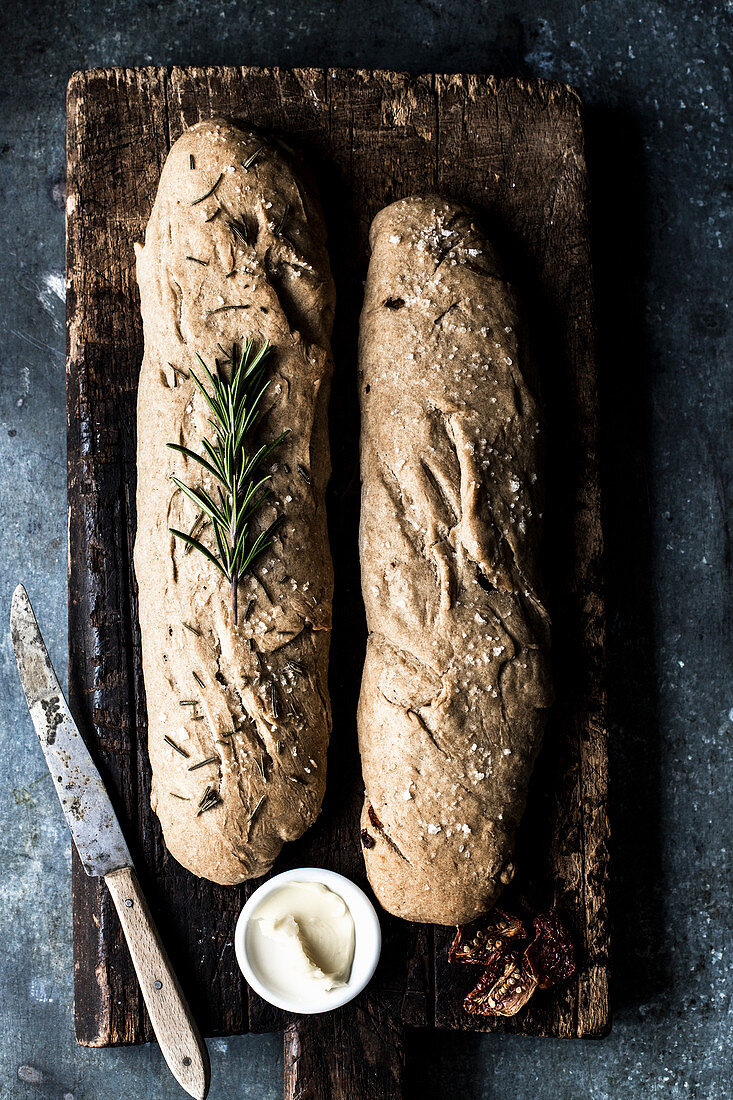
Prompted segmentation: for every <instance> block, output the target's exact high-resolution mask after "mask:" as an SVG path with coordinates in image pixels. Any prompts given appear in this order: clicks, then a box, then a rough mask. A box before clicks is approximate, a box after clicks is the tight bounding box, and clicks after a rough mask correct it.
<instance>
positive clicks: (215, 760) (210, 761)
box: [188, 756, 221, 772]
mask: <svg viewBox="0 0 733 1100" xmlns="http://www.w3.org/2000/svg"><path fill="white" fill-rule="evenodd" d="M207 764H221V760H220V759H219V757H218V756H207V757H206V759H205V760H199V762H198V764H192V765H191V767H190V768H189V769H188V770H189V771H190V772H195V771H198V769H199V768H205V767H206V765H207Z"/></svg>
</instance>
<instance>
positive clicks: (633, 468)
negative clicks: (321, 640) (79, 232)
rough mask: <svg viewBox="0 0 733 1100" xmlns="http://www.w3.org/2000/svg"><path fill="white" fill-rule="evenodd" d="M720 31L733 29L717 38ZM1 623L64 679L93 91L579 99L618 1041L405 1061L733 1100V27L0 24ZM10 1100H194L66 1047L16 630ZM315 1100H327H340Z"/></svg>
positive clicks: (9, 792)
mask: <svg viewBox="0 0 733 1100" xmlns="http://www.w3.org/2000/svg"><path fill="white" fill-rule="evenodd" d="M727 11H728V12H729V11H730V8H727ZM2 19H3V37H2V44H3V50H4V57H3V63H2V66H0V97H1V98H0V102H1V103H2V110H0V166H1V167H2V188H1V189H0V202H1V203H2V207H3V211H2V224H1V226H0V234H1V235H2V252H1V254H0V280H1V282H0V295H1V297H0V300H1V301H2V310H1V311H0V319H1V320H0V323H1V325H2V347H3V360H2V378H1V383H0V449H1V452H2V469H3V476H2V478H1V479H0V514H1V515H2V551H1V552H0V608H1V609H2V615H3V617H4V616H5V615H6V612H7V609H8V608H9V604H10V594H11V591H12V588H13V586H14V584H15V583H16V582H17V581H18V580H19V579H22V580H23V581H24V582H25V583H26V585H27V587H28V590H29V592H30V594H31V597H32V599H33V601H34V604H35V606H36V609H37V612H38V615H39V618H40V621H41V623H42V625H43V629H44V631H45V634H46V637H47V640H48V644H49V649H50V651H51V655H52V657H53V658H54V659H55V661H56V663H57V668H58V670H59V673H60V674H63V673H64V671H65V662H66V657H65V650H66V638H65V633H66V570H65V477H66V475H65V465H64V434H65V416H64V327H63V319H64V305H63V298H64V222H63V181H64V90H65V85H66V81H67V79H68V77H69V75H70V73H71V72H72V71H73V70H74V69H77V68H85V67H92V66H98V65H144V64H150V63H159V64H172V63H177V64H207V63H212V64H247V63H251V64H281V65H302V64H315V65H328V64H334V65H364V66H369V67H373V66H382V67H389V68H405V69H410V70H412V71H420V70H433V69H438V70H444V71H451V70H453V71H460V70H468V71H483V72H495V73H497V74H499V75H510V74H524V75H530V74H534V75H541V76H547V77H553V78H557V79H561V80H566V81H569V82H570V83H572V84H574V85H575V86H576V87H577V88H579V90H580V91H581V92H582V94H583V96H584V98H585V101H586V104H587V107H588V114H587V121H588V136H589V153H590V164H591V171H592V185H593V209H594V224H595V260H596V267H597V278H598V296H599V322H600V343H601V354H602V378H603V385H602V391H603V394H602V395H603V407H604V432H605V438H604V463H603V472H604V488H605V493H606V520H607V538H608V578H609V609H610V640H609V657H610V674H609V681H610V682H609V688H610V695H611V751H612V777H613V803H612V810H613V826H614V845H613V851H614V867H613V876H614V897H613V905H614V910H613V912H614V925H615V954H614V983H613V999H614V1009H615V1017H614V1026H613V1031H612V1034H611V1035H610V1037H609V1038H608V1039H606V1040H604V1041H602V1042H588V1043H584V1042H563V1041H547V1040H530V1039H522V1038H514V1037H508V1036H486V1037H475V1036H461V1037H455V1036H438V1037H437V1038H436V1037H434V1036H430V1037H425V1036H416V1037H415V1038H414V1039H413V1040H412V1042H411V1054H412V1058H411V1070H410V1073H411V1081H412V1086H411V1092H414V1095H416V1096H418V1095H419V1096H421V1097H424V1098H437V1097H451V1098H452V1097H461V1098H466V1100H472V1098H478V1097H487V1098H488V1097H491V1098H496V1100H535V1098H537V1097H543V1098H544V1097H547V1098H553V1100H554V1098H558V1097H560V1098H584V1100H585V1098H592V1100H602V1098H603V1100H627V1098H637V1097H645V1098H652V1100H656V1098H660V1100H661V1098H665V1100H667V1098H671V1100H677V1098H683V1097H684V1098H688V1097H706V1098H711V1100H713V1098H723V1097H728V1096H730V1094H731V1086H730V1079H731V1074H730V1068H731V1065H730V1022H729V1021H730V1017H729V1007H730V1006H729V996H730V989H731V983H730V972H731V961H730V950H731V936H730V918H729V909H728V900H727V896H726V887H727V885H728V882H729V881H730V864H729V850H730V843H731V836H730V768H729V765H730V755H731V747H730V746H731V742H730V733H731V719H732V718H733V711H732V710H731V707H732V706H733V692H732V691H731V680H730V648H729V647H730V632H729V628H728V623H729V593H730V588H729V584H730V544H729V537H730V536H729V527H728V518H729V516H728V511H727V507H728V505H727V500H728V497H727V487H728V484H729V479H730V431H729V418H728V413H729V408H727V407H726V405H727V399H729V395H730V374H729V371H728V364H727V362H726V358H725V356H726V352H727V353H729V352H730V341H729V338H728V295H727V274H728V270H729V264H728V253H727V251H726V248H729V238H728V237H727V236H726V233H727V224H726V217H727V216H728V215H729V212H730V204H729V194H728V191H727V190H726V187H727V186H729V184H728V179H729V177H728V175H727V172H728V168H729V163H728V161H727V153H728V152H729V136H730V130H729V129H728V130H727V129H726V118H725V106H726V101H728V102H729V101H730V72H729V69H728V68H727V67H726V66H727V64H728V63H729V55H728V53H727V50H726V42H728V43H729V42H730V21H729V16H728V14H727V12H726V5H725V4H724V3H723V2H722V0H721V2H717V0H698V2H696V3H690V2H687V0H672V2H670V3H662V2H661V0H633V2H632V0H616V2H615V3H598V2H596V3H592V2H588V3H584V4H581V3H578V2H577V0H545V2H540V0H525V2H524V3H519V2H518V0H504V2H501V0H490V2H486V3H479V2H475V0H456V2H453V3H440V2H438V0H422V2H414V0H403V2H402V3H401V4H399V5H395V4H390V3H389V2H388V0H369V2H362V0H352V2H341V3H339V2H337V0H331V2H323V0H321V2H320V3H318V2H313V0H301V2H300V3H293V4H287V3H284V2H281V0H265V2H261V0H250V2H248V3H244V2H242V3H236V2H235V0H226V2H222V3H213V4H212V3H199V2H197V0H189V2H183V0H159V2H158V3H153V2H147V0H118V2H111V0H108V2H106V3H103V2H102V3H100V2H95V3H91V2H88V3H83V2H80V0H66V2H65V3H33V2H31V0H26V2H20V3H16V4H14V5H11V4H10V3H9V2H8V0H6V3H5V4H4V5H3V12H2ZM0 659H1V660H2V679H1V680H0V714H2V719H1V720H0V738H1V739H2V742H1V749H0V752H1V755H2V760H3V769H2V776H1V777H0V830H1V833H0V835H1V837H2V839H1V840H0V844H1V845H2V852H3V863H4V872H3V880H2V881H3V885H2V900H1V902H0V943H2V950H1V951H0V988H2V996H1V997H0V1046H1V1049H0V1095H2V1096H3V1097H13V1098H16V1097H17V1098H19V1100H32V1098H36V1097H58V1098H59V1100H61V1098H62V1097H63V1098H66V1100H68V1097H73V1098H74V1100H112V1098H113V1097H114V1098H118V1097H120V1098H124V1100H141V1098H144V1097H156V1098H166V1097H171V1098H174V1097H175V1098H177V1097H179V1096H180V1095H181V1093H180V1092H179V1090H178V1089H177V1087H176V1086H175V1084H174V1082H173V1080H172V1078H171V1077H170V1076H169V1074H168V1073H167V1070H166V1069H165V1067H164V1065H163V1063H162V1061H161V1059H160V1056H159V1054H158V1051H157V1048H155V1047H147V1048H137V1049H117V1050H100V1051H93V1050H84V1049H79V1048H77V1047H76V1046H75V1043H74V1039H73V1031H72V1016H71V1003H72V988H71V986H72V968H71V920H70V883H69V863H70V857H69V839H68V836H67V834H66V831H65V828H64V825H63V823H62V820H61V815H60V811H59V808H58V805H57V803H56V800H55V795H54V793H53V791H52V789H51V784H50V781H49V780H48V778H47V775H46V771H45V765H44V763H43V759H42V756H41V752H40V749H39V747H38V745H37V743H36V741H35V735H34V733H33V730H32V727H31V725H30V722H29V719H28V715H27V712H26V710H25V707H24V704H23V700H22V697H21V694H20V689H19V686H18V683H17V678H16V673H15V667H14V660H13V656H12V651H11V647H10V639H9V635H8V632H7V627H6V626H4V627H3V629H2V650H1V656H0ZM211 1046H212V1061H213V1071H214V1085H213V1087H212V1093H211V1095H212V1097H214V1098H216V1100H221V1098H234V1097H237V1098H247V1097H252V1098H256V1100H268V1098H270V1097H272V1098H275V1097H278V1096H280V1095H281V1079H282V1055H281V1044H280V1040H279V1037H278V1036H258V1037H240V1038H235V1039H231V1040H227V1041H215V1042H213V1043H212V1044H211ZM324 1100H325V1098H324Z"/></svg>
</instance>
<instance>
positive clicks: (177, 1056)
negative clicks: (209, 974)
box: [104, 867, 210, 1100]
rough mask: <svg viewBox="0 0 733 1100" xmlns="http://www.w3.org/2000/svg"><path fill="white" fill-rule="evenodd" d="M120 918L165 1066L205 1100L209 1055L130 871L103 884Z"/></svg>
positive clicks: (114, 873)
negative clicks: (107, 889) (106, 887)
mask: <svg viewBox="0 0 733 1100" xmlns="http://www.w3.org/2000/svg"><path fill="white" fill-rule="evenodd" d="M104 881H105V882H106V883H107V886H108V887H109V892H110V894H111V895H112V900H113V901H114V903H115V908H116V909H117V912H118V914H119V918H120V923H121V925H122V930H123V932H124V933H125V939H126V940H127V946H128V947H129V949H130V955H131V956H132V961H133V964H134V966H135V973H136V974H137V978H138V981H139V982H140V988H141V990H142V994H143V999H144V1000H145V1007H146V1008H147V1010H148V1015H149V1016H150V1021H151V1023H152V1025H153V1030H154V1031H155V1035H156V1038H157V1040H158V1044H159V1046H160V1050H161V1053H162V1055H163V1057H164V1058H165V1060H166V1062H167V1063H168V1067H169V1069H170V1071H171V1073H172V1074H173V1076H174V1077H175V1079H176V1080H177V1081H178V1083H179V1084H180V1085H181V1086H182V1088H184V1089H185V1090H186V1092H187V1093H188V1094H189V1095H190V1096H194V1097H196V1098H197V1100H204V1097H205V1096H206V1094H207V1092H208V1089H209V1076H210V1068H209V1056H208V1053H207V1050H206V1044H205V1043H204V1041H203V1039H202V1038H201V1035H200V1034H199V1031H198V1028H197V1027H196V1024H195V1023H194V1019H193V1016H192V1015H191V1012H190V1009H189V1007H188V1005H187V1004H186V1000H185V998H184V996H183V992H182V990H181V987H180V986H179V984H178V980H177V978H176V976H175V974H174V973H173V970H172V968H171V964H170V962H169V961H168V956H167V955H166V953H165V948H164V947H163V944H162V942H161V939H160V936H159V935H158V930H157V929H156V927H155V925H154V923H153V918H152V917H151V915H150V911H149V909H148V907H147V904H146V902H145V898H144V897H143V894H142V891H141V889H140V884H139V883H138V881H137V875H136V874H135V871H134V870H133V868H132V867H124V868H123V869H122V870H120V871H112V872H111V873H110V874H109V875H107V876H106V878H105V880H104Z"/></svg>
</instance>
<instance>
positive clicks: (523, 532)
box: [358, 196, 551, 924]
mask: <svg viewBox="0 0 733 1100" xmlns="http://www.w3.org/2000/svg"><path fill="white" fill-rule="evenodd" d="M370 242H371V247H372V255H371V261H370V264H369V272H368V277H367V282H366V290H365V298H364V307H363V312H362V315H361V328H360V337H359V378H360V390H361V409H362V430H361V476H362V508H361V526H360V554H361V570H362V588H363V594H364V602H365V605H366V613H367V623H368V628H369V638H368V643H367V654H366V662H365V666H364V674H363V679H362V685H361V694H360V699H359V710H358V726H359V745H360V751H361V759H362V768H363V775H364V784H365V788H366V797H365V803H364V812H363V818H362V842H363V847H364V858H365V861H366V867H367V873H368V876H369V880H370V882H371V885H372V887H373V889H374V891H375V893H376V895H377V898H378V899H379V901H380V902H381V904H382V905H383V906H384V907H385V909H387V910H389V911H390V912H391V913H394V914H396V915H397V916H400V917H405V918H408V919H410V920H416V921H425V922H433V923H437V924H461V923H464V922H466V921H470V920H472V919H474V918H475V917H477V916H479V915H480V914H481V913H483V912H485V911H486V910H487V909H489V908H490V907H491V906H492V905H493V904H494V902H495V901H496V899H497V898H498V896H499V893H500V892H501V890H502V888H503V886H504V885H505V884H506V882H508V881H509V880H510V878H511V876H512V874H513V866H512V862H511V857H512V850H513V845H514V835H515V831H516V827H517V824H518V822H519V820H520V817H521V815H522V813H523V811H524V806H525V802H526V796H527V786H528V782H529V778H530V775H531V771H532V767H533V764H534V761H535V757H536V755H537V752H538V749H539V745H540V740H541V736H542V731H543V727H544V723H545V716H546V711H547V707H548V706H549V704H550V702H551V685H550V676H549V669H548V648H549V618H548V614H547V611H546V609H545V607H544V604H543V601H542V598H541V596H540V583H539V559H540V546H539V539H540V527H541V510H542V502H541V497H540V489H541V474H542V470H541V469H540V458H539V450H538V447H539V430H540V425H539V414H538V410H537V404H536V399H535V396H534V394H533V393H532V390H531V387H530V385H529V383H528V377H527V375H528V371H527V366H526V363H523V360H522V355H523V349H522V347H521V342H520V341H519V340H518V335H517V333H518V329H519V324H520V319H519V315H518V310H517V303H516V300H515V296H514V293H513V292H512V289H511V288H510V286H509V285H508V283H507V282H506V280H505V278H504V275H503V272H502V268H501V264H500V262H499V258H498V256H497V254H496V252H495V250H494V249H493V247H492V246H491V244H490V243H489V241H488V240H487V239H486V237H485V235H484V233H483V232H482V230H481V229H480V227H479V226H478V224H477V221H476V218H475V215H474V214H473V213H472V212H471V211H470V210H469V209H467V208H465V207H462V206H459V205H456V204H454V203H450V202H446V201H443V200H442V199H440V198H438V197H437V196H427V197H413V198H409V199H404V200H401V201H399V202H396V203H393V204H392V205H391V206H388V207H387V208H386V209H384V210H382V211H381V212H380V213H379V214H378V215H377V217H376V218H375V220H374V223H373V225H372V227H371V234H370Z"/></svg>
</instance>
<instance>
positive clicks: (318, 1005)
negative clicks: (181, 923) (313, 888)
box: [234, 867, 382, 1016]
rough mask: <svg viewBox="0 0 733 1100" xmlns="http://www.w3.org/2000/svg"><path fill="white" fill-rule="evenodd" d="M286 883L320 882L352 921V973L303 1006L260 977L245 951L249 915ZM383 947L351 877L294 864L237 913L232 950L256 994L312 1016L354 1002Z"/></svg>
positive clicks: (367, 903)
mask: <svg viewBox="0 0 733 1100" xmlns="http://www.w3.org/2000/svg"><path fill="white" fill-rule="evenodd" d="M286 882H320V883H322V884H323V885H324V886H327V887H328V888H329V890H333V892H334V894H338V895H339V897H340V898H342V899H343V900H344V901H345V902H346V905H347V906H348V907H349V910H350V912H351V916H352V917H353V920H354V941H355V942H354V961H353V963H352V966H351V975H350V976H349V980H348V982H347V983H346V985H345V986H344V987H343V988H342V989H334V990H330V991H329V992H327V993H326V992H324V993H322V994H321V995H320V997H319V998H318V1000H317V1001H310V1002H309V1004H308V1005H307V1007H306V1006H304V1005H303V1004H302V1002H301V1001H300V1000H298V999H297V998H295V997H293V998H290V997H285V996H283V995H282V994H281V993H276V992H275V991H273V990H272V989H270V987H269V986H268V985H267V984H266V982H265V981H264V978H263V976H262V975H261V974H260V973H259V972H258V971H257V970H256V969H255V967H253V966H252V964H251V963H250V959H249V955H248V952H247V932H248V926H249V923H250V920H251V918H252V917H253V916H254V915H255V911H256V910H257V909H258V908H259V906H260V904H261V903H262V902H263V901H264V900H265V898H266V897H267V895H268V894H270V893H272V891H273V890H277V889H278V888H279V887H280V886H282V885H283V884H284V883H286ZM381 949H382V932H381V929H380V927H379V918H378V917H377V914H376V912H375V911H374V906H373V905H372V903H371V902H370V900H369V898H368V897H367V896H366V894H365V893H364V891H363V890H361V889H360V888H359V887H358V886H357V885H356V883H355V882H352V881H351V879H348V878H345V877H344V876H343V875H338V874H336V872H335V871H326V870H324V869H323V868H321V867H297V868H296V869H295V870H293V871H283V873H282V874H280V875H275V877H274V878H271V879H268V881H267V882H264V883H263V884H262V886H260V888H259V889H258V890H255V892H254V894H253V895H252V897H251V898H250V899H249V901H248V902H247V904H246V905H245V907H244V909H243V910H242V912H241V913H240V914H239V920H238V921H237V927H236V928H235V930H234V950H235V952H236V955H237V962H238V963H239V968H240V970H241V971H242V973H243V974H244V976H245V978H246V979H247V981H248V982H249V984H250V985H251V986H252V988H253V989H254V991H255V993H259V995H260V997H263V998H264V999H265V1000H266V1001H269V1002H270V1004H272V1005H275V1007H276V1008H283V1009H285V1010H286V1011H287V1012H297V1013H299V1014H301V1015H308V1016H310V1015H314V1014H315V1013H318V1012H330V1011H331V1010H332V1009H334V1008H340V1007H341V1005H345V1004H347V1003H348V1002H349V1001H353V999H354V997H356V996H357V995H358V994H359V993H361V991H362V989H364V987H365V986H366V985H367V984H368V982H370V981H371V979H372V975H373V974H374V971H375V970H376V969H377V963H378V962H379V953H380V951H381Z"/></svg>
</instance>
